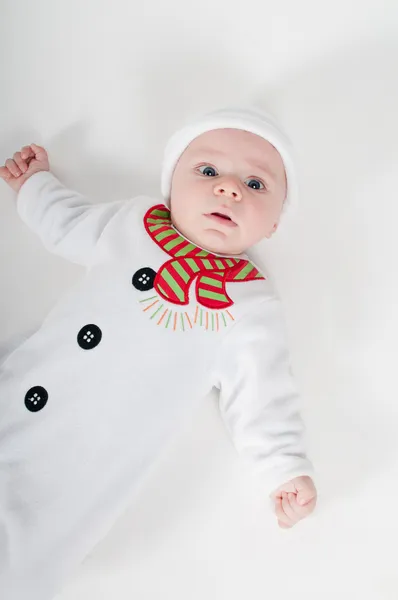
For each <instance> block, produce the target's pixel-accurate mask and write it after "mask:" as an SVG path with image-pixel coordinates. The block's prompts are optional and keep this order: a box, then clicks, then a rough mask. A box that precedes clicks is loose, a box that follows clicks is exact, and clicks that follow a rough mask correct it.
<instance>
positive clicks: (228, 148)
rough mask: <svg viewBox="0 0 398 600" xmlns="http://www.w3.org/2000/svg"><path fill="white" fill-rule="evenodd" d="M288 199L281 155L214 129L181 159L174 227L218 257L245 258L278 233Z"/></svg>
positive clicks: (241, 134) (250, 138)
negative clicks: (283, 209) (247, 253)
mask: <svg viewBox="0 0 398 600" xmlns="http://www.w3.org/2000/svg"><path fill="white" fill-rule="evenodd" d="M285 196H286V177H285V169H284V166H283V161H282V158H281V156H280V154H279V152H278V151H277V150H276V149H275V148H274V146H272V144H270V143H269V142H267V141H266V140H264V139H263V138H261V137H259V136H257V135H255V134H253V133H249V132H248V131H241V130H239V129H215V130H213V131H208V132H206V133H204V134H202V135H200V136H199V137H197V138H195V139H194V140H193V141H192V142H191V144H190V145H189V146H188V147H187V149H186V150H185V152H184V153H183V154H182V155H181V157H180V159H179V161H178V163H177V166H176V168H175V171H174V174H173V179H172V186H171V198H170V204H171V215H172V221H173V223H174V225H175V227H176V228H177V229H178V230H179V231H180V232H181V233H182V234H183V235H184V236H185V237H187V238H188V239H189V240H190V241H191V242H193V243H194V244H196V245H198V246H200V247H202V248H204V249H206V250H209V251H211V252H215V253H218V254H231V255H234V254H240V253H242V252H244V251H245V250H247V249H248V248H249V247H250V246H252V245H253V244H255V243H256V242H258V241H260V240H261V239H262V238H264V237H270V236H271V235H272V233H273V232H274V231H275V230H276V228H277V226H278V223H279V219H280V216H281V212H282V207H283V202H284V199H285Z"/></svg>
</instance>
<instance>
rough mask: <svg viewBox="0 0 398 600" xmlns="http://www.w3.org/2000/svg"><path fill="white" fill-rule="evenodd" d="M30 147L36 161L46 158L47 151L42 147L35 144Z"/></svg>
mask: <svg viewBox="0 0 398 600" xmlns="http://www.w3.org/2000/svg"><path fill="white" fill-rule="evenodd" d="M30 147H31V148H32V150H33V152H34V153H35V156H36V158H37V160H45V159H46V158H47V151H46V149H45V148H43V147H42V146H38V145H37V144H31V145H30Z"/></svg>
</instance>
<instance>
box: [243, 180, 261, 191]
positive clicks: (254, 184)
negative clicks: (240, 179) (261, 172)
mask: <svg viewBox="0 0 398 600" xmlns="http://www.w3.org/2000/svg"><path fill="white" fill-rule="evenodd" d="M245 184H246V185H247V186H248V187H250V188H252V189H253V190H262V189H265V185H264V184H263V182H262V181H260V180H259V179H246V181H245Z"/></svg>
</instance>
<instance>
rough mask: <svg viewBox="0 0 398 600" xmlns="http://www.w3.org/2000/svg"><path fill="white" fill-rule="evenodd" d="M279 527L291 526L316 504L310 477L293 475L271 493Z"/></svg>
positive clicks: (314, 490) (314, 491)
mask: <svg viewBox="0 0 398 600" xmlns="http://www.w3.org/2000/svg"><path fill="white" fill-rule="evenodd" d="M271 498H272V500H273V501H274V502H275V514H276V516H277V519H278V525H279V527H283V528H285V529H287V528H289V527H293V525H296V523H298V522H299V521H301V519H304V518H305V517H308V515H310V514H311V513H312V511H313V510H314V508H315V505H316V499H317V493H316V488H315V485H314V482H313V481H312V479H311V477H308V476H304V477H295V478H294V479H291V480H290V481H288V482H287V483H285V484H284V485H282V486H281V487H279V488H278V489H277V490H276V491H275V492H273V493H272V494H271Z"/></svg>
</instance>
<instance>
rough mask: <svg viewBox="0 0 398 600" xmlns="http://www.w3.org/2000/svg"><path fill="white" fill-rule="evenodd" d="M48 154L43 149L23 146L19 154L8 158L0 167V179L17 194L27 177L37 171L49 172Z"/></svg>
mask: <svg viewBox="0 0 398 600" xmlns="http://www.w3.org/2000/svg"><path fill="white" fill-rule="evenodd" d="M49 170H50V165H49V162H48V154H47V152H46V150H45V149H44V148H42V147H41V146H37V145H36V144H31V145H30V146H24V147H23V148H22V149H21V151H20V152H15V154H14V156H13V158H8V159H7V160H6V162H5V164H4V166H3V167H0V178H1V179H4V181H5V182H6V183H8V185H9V186H10V187H11V188H12V189H13V190H14V192H17V193H18V192H19V190H20V189H21V187H22V186H23V184H24V183H25V181H26V180H27V179H29V177H31V176H32V175H33V174H34V173H38V172H39V171H49Z"/></svg>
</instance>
